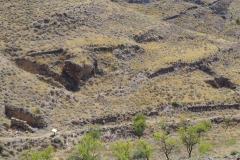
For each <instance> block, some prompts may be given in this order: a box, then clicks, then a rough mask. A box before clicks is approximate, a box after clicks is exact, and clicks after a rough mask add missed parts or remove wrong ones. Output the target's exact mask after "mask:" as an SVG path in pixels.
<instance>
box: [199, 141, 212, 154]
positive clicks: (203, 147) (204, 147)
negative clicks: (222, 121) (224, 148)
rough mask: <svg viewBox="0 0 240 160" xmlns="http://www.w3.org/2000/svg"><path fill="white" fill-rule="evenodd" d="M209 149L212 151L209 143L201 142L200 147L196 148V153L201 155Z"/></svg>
mask: <svg viewBox="0 0 240 160" xmlns="http://www.w3.org/2000/svg"><path fill="white" fill-rule="evenodd" d="M210 149H212V145H211V143H210V142H205V141H201V142H200V145H199V146H198V152H199V153H201V154H205V153H206V152H207V151H209V150H210Z"/></svg>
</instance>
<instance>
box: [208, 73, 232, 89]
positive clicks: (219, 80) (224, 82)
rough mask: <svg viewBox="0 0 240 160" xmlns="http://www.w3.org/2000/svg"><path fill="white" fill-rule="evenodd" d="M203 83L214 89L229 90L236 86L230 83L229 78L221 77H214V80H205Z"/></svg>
mask: <svg viewBox="0 0 240 160" xmlns="http://www.w3.org/2000/svg"><path fill="white" fill-rule="evenodd" d="M205 83H207V84H210V85H211V86H212V87H214V88H222V87H225V88H230V89H236V86H235V85H234V84H233V83H232V82H231V81H230V79H229V78H225V77H223V76H219V77H215V78H214V79H207V80H205Z"/></svg>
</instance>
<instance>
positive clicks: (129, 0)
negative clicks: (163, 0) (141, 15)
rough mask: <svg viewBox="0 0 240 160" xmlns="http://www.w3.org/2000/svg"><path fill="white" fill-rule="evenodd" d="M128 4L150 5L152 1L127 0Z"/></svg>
mask: <svg viewBox="0 0 240 160" xmlns="http://www.w3.org/2000/svg"><path fill="white" fill-rule="evenodd" d="M128 2H129V3H151V2H154V0H128Z"/></svg>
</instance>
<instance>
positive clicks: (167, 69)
mask: <svg viewBox="0 0 240 160" xmlns="http://www.w3.org/2000/svg"><path fill="white" fill-rule="evenodd" d="M173 71H174V67H173V66H167V67H163V68H160V69H159V70H157V71H155V72H154V73H152V74H150V75H149V76H148V77H149V78H153V77H156V76H159V75H161V74H166V73H169V72H173Z"/></svg>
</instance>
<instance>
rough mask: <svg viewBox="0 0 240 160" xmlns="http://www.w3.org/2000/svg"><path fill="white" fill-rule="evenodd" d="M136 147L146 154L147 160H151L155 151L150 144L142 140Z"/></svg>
mask: <svg viewBox="0 0 240 160" xmlns="http://www.w3.org/2000/svg"><path fill="white" fill-rule="evenodd" d="M136 147H137V150H139V151H141V152H142V153H144V157H145V158H146V160H149V158H150V157H151V156H152V153H153V151H154V148H153V147H152V146H151V145H150V144H149V143H148V142H146V141H144V140H141V139H140V140H139V141H138V142H137V144H136Z"/></svg>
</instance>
